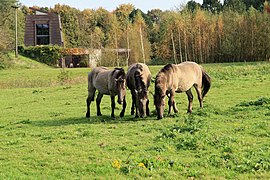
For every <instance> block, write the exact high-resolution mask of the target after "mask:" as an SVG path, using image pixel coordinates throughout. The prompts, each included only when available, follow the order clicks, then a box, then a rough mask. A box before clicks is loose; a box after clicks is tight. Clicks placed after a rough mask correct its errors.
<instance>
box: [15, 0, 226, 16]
mask: <svg viewBox="0 0 270 180" xmlns="http://www.w3.org/2000/svg"><path fill="white" fill-rule="evenodd" d="M19 1H20V2H21V3H22V4H23V5H26V6H28V7H32V6H34V5H36V6H39V7H52V8H53V7H54V5H55V4H57V3H60V4H65V5H69V6H71V7H75V8H78V9H80V10H83V9H97V8H99V7H103V8H105V9H107V10H108V11H113V10H114V9H116V7H118V6H119V5H120V4H127V3H131V4H133V5H134V6H135V8H139V9H141V10H142V11H143V12H145V13H147V11H148V10H151V9H161V10H170V9H172V8H175V7H179V6H180V5H182V4H186V3H187V2H188V0H77V1H76V0H38V1H37V0H19ZM195 1H196V2H198V3H201V4H202V1H203V0H195ZM222 2H223V0H222Z"/></svg>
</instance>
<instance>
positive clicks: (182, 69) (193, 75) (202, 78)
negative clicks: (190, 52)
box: [154, 62, 211, 119]
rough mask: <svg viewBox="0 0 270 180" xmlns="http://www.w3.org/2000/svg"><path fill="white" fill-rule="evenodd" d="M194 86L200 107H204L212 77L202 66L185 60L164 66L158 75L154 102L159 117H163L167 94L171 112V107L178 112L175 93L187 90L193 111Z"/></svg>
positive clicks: (189, 109) (190, 108) (190, 110)
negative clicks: (192, 90) (192, 91)
mask: <svg viewBox="0 0 270 180" xmlns="http://www.w3.org/2000/svg"><path fill="white" fill-rule="evenodd" d="M192 86H194V87H195V89H196V91H197V94H198V99H199V102H200V107H203V98H204V96H205V95H206V93H207V92H208V91H209V89H210V86H211V78H210V77H209V75H208V74H207V73H206V72H205V71H204V70H203V69H202V67H201V66H200V65H198V64H196V63H194V62H183V63H181V64H168V65H166V66H164V67H163V68H162V69H161V70H160V71H159V73H158V74H157V76H156V81H155V94H154V104H155V106H156V111H157V118H158V119H162V118H163V113H164V106H165V96H166V95H167V96H168V98H169V100H168V105H169V112H168V114H169V115H170V114H171V108H172V107H173V109H174V112H175V113H177V112H178V109H177V107H176V103H175V101H174V95H175V93H176V92H177V93H180V92H186V94H187V96H188V101H189V104H188V113H191V112H192V101H193V95H192V93H191V87H192Z"/></svg>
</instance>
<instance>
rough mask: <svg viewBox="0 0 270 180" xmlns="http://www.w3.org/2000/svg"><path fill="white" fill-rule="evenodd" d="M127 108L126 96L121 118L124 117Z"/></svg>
mask: <svg viewBox="0 0 270 180" xmlns="http://www.w3.org/2000/svg"><path fill="white" fill-rule="evenodd" d="M126 107H127V102H126V96H125V97H124V99H123V109H122V111H121V113H120V117H124V115H125V110H126Z"/></svg>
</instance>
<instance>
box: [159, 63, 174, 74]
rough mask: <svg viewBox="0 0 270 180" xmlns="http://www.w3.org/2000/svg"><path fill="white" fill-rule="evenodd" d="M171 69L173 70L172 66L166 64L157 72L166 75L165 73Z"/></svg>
mask: <svg viewBox="0 0 270 180" xmlns="http://www.w3.org/2000/svg"><path fill="white" fill-rule="evenodd" d="M171 69H173V65H172V64H167V65H166V66H164V67H163V68H162V69H161V70H160V71H159V72H163V73H166V72H168V71H170V70H171Z"/></svg>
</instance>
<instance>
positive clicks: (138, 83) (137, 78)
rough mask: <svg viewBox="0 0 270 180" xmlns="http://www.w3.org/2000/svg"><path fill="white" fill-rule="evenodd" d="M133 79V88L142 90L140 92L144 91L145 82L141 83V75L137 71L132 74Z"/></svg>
mask: <svg viewBox="0 0 270 180" xmlns="http://www.w3.org/2000/svg"><path fill="white" fill-rule="evenodd" d="M134 76H135V77H134V78H135V86H136V87H135V88H136V89H140V88H141V89H142V90H146V89H147V88H146V85H145V82H144V81H143V78H142V74H141V73H140V72H139V71H136V72H135V73H134Z"/></svg>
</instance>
